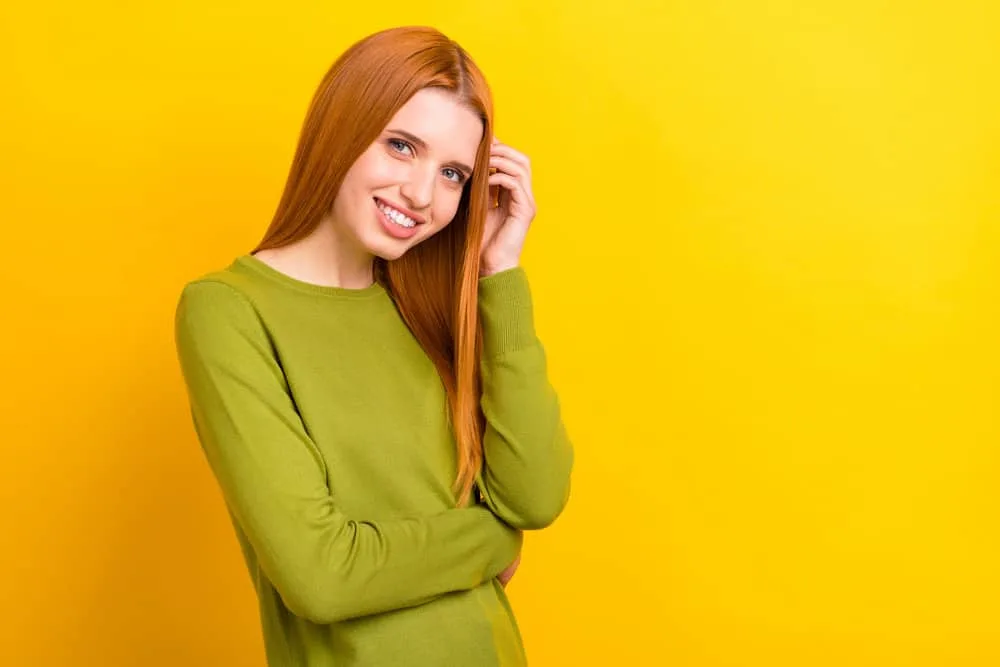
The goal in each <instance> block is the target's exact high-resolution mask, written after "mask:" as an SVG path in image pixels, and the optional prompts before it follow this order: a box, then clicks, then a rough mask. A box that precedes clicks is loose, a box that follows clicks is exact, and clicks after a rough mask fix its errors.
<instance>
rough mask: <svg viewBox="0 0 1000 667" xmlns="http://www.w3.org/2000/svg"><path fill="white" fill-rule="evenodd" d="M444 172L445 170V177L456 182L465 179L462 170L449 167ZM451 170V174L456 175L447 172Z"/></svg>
mask: <svg viewBox="0 0 1000 667" xmlns="http://www.w3.org/2000/svg"><path fill="white" fill-rule="evenodd" d="M444 172H445V178H447V179H448V180H449V181H452V182H454V183H461V182H463V181H464V180H465V175H464V174H463V173H462V172H460V171H458V170H457V169H452V168H451V167H448V168H447V169H445V170H444ZM449 172H450V173H451V174H454V176H448V175H447V174H448V173H449Z"/></svg>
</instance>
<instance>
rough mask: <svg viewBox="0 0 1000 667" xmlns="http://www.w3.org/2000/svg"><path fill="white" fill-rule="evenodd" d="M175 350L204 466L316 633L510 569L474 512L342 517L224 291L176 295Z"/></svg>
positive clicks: (501, 544)
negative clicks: (319, 626)
mask: <svg viewBox="0 0 1000 667" xmlns="http://www.w3.org/2000/svg"><path fill="white" fill-rule="evenodd" d="M175 342H176V347H177V353H178V357H179V360H180V365H181V370H182V374H183V377H184V381H185V384H186V387H187V390H188V395H189V399H190V406H191V414H192V417H193V420H194V425H195V430H196V432H197V435H198V439H199V441H200V443H201V447H202V449H203V451H204V453H205V456H206V459H207V461H208V464H209V466H210V467H211V470H212V472H213V474H214V476H215V478H216V480H217V482H218V484H219V486H220V488H221V491H222V494H223V497H224V499H225V502H226V504H227V506H228V507H229V509H230V511H231V513H232V514H233V516H234V518H235V519H236V521H237V522H238V525H239V527H240V528H241V529H242V531H243V532H244V533H245V535H246V537H247V540H248V541H249V543H250V544H251V545H252V547H253V549H254V552H255V554H256V556H257V558H258V562H259V564H260V567H261V568H262V569H263V571H264V573H265V574H266V575H267V577H268V578H269V580H270V581H271V583H272V584H273V585H274V586H275V588H276V589H277V591H278V593H279V594H280V595H281V597H282V599H283V601H284V602H285V605H286V606H287V607H288V609H289V610H290V611H292V613H294V614H296V615H298V616H301V617H304V618H306V619H308V620H311V621H313V622H315V623H324V624H325V623H334V622H337V621H340V620H344V619H348V618H352V617H358V616H364V615H367V614H373V613H378V612H384V611H389V610H392V609H399V608H404V607H409V606H415V605H418V604H421V603H423V602H426V601H429V600H431V599H434V598H435V597H437V596H440V595H442V594H445V593H448V592H452V591H457V590H467V589H471V588H474V587H476V586H478V585H480V584H481V583H483V582H485V581H488V580H489V579H491V578H493V577H495V576H497V575H498V574H499V573H500V572H502V571H503V569H504V568H505V567H506V566H507V565H509V564H510V563H511V562H512V561H513V560H514V559H515V558H516V556H517V552H518V549H519V547H520V539H521V538H520V536H519V535H518V534H517V531H516V530H513V529H511V528H510V527H508V526H506V525H504V524H503V523H502V522H501V521H500V520H498V519H497V517H496V516H494V514H493V513H492V512H491V511H490V510H489V509H488V508H486V507H484V506H483V505H477V506H473V507H467V508H455V509H448V510H445V511H443V512H441V513H439V514H436V515H432V516H425V517H413V518H402V519H398V520H389V521H362V520H357V519H354V518H348V517H347V516H345V515H344V513H343V512H342V511H341V510H340V509H338V507H337V505H336V503H335V502H334V500H333V498H332V497H331V493H330V489H329V488H328V485H327V482H326V479H327V476H326V463H325V461H324V458H323V457H322V455H321V453H320V451H319V450H318V448H317V446H316V444H315V443H314V442H313V441H312V440H311V438H310V436H309V434H308V433H307V431H306V429H305V427H304V425H303V423H302V420H301V417H300V416H299V414H298V412H297V409H296V408H295V405H294V403H293V401H292V398H291V395H290V393H289V390H288V386H287V384H286V381H285V377H284V373H283V372H282V370H281V367H280V366H279V364H278V362H277V361H276V359H275V355H274V353H273V349H272V346H271V343H270V339H269V337H268V334H267V333H266V331H265V329H264V327H263V325H262V323H261V321H260V319H259V317H258V316H257V313H256V311H255V309H254V308H253V307H252V305H251V304H250V302H249V301H248V300H247V299H246V298H245V297H244V296H243V295H242V294H241V293H239V292H238V291H237V290H235V289H234V288H232V287H230V286H229V285H227V284H225V283H221V282H215V281H198V282H192V283H189V284H188V285H186V286H185V288H184V289H183V291H182V293H181V296H180V300H179V302H178V305H177V309H176V313H175Z"/></svg>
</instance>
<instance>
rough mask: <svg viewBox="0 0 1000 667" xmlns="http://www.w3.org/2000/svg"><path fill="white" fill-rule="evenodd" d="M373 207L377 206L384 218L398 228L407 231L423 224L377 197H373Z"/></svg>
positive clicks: (421, 221)
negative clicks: (404, 228) (403, 228)
mask: <svg viewBox="0 0 1000 667" xmlns="http://www.w3.org/2000/svg"><path fill="white" fill-rule="evenodd" d="M375 205H376V206H378V209H379V210H380V211H382V213H384V214H385V217H386V218H388V219H389V221H390V222H392V223H394V224H397V225H399V226H400V227H406V228H407V229H411V228H413V227H416V226H417V225H419V224H422V223H423V220H417V219H415V218H412V217H410V216H408V215H406V214H405V213H403V212H402V211H400V210H399V209H397V208H395V207H393V206H392V205H390V204H388V203H386V202H384V201H382V200H381V199H379V198H378V197H375Z"/></svg>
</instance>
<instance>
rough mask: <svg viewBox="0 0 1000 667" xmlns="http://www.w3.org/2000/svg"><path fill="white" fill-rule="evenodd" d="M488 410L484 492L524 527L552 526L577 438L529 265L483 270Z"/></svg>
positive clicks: (502, 515) (501, 512)
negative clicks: (554, 380) (546, 342)
mask: <svg viewBox="0 0 1000 667" xmlns="http://www.w3.org/2000/svg"><path fill="white" fill-rule="evenodd" d="M479 308H480V315H481V317H482V322H483V344H484V345H483V348H484V349H483V359H482V376H483V396H482V401H481V404H482V408H483V413H484V414H485V417H486V431H485V434H484V438H483V450H484V463H483V468H482V471H481V474H480V476H479V479H478V486H479V490H480V495H481V496H482V498H483V501H484V502H485V503H486V504H487V505H488V506H489V507H490V509H492V510H493V512H494V513H495V514H496V515H497V516H499V517H500V518H501V519H503V520H504V521H505V522H507V523H508V524H510V525H511V526H513V527H515V528H519V529H522V530H532V529H539V528H544V527H545V526H548V525H549V524H551V523H552V522H553V521H555V519H556V517H558V516H559V514H560V513H561V512H562V510H563V508H564V507H565V505H566V502H567V500H568V498H569V489H570V475H571V472H572V468H573V457H574V454H573V446H572V444H571V442H570V440H569V437H568V435H567V433H566V428H565V425H564V424H563V421H562V416H561V411H560V408H559V399H558V397H557V395H556V392H555V390H554V389H553V387H552V385H551V383H550V382H549V379H548V375H547V365H546V358H545V351H544V349H543V347H542V344H541V342H540V341H539V340H538V338H537V336H536V334H535V330H534V321H533V314H532V302H531V294H530V291H529V288H528V281H527V276H526V275H525V272H524V269H523V268H521V267H516V268H513V269H509V270H507V271H502V272H500V273H497V274H494V275H491V276H489V277H486V278H481V279H480V282H479Z"/></svg>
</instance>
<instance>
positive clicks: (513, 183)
mask: <svg viewBox="0 0 1000 667" xmlns="http://www.w3.org/2000/svg"><path fill="white" fill-rule="evenodd" d="M489 183H490V185H499V186H501V187H503V188H504V190H505V191H506V192H507V193H509V196H510V197H511V199H512V201H513V203H515V204H517V205H518V206H523V207H524V208H525V209H526V210H527V212H528V214H529V215H534V213H535V200H534V198H533V197H531V196H530V195H529V194H528V192H527V191H526V190H525V189H524V185H523V184H522V182H521V180H520V179H518V178H515V177H514V176H511V175H510V174H505V173H504V172H502V171H498V172H497V173H495V174H492V175H490V178H489ZM502 194H503V193H501V195H502Z"/></svg>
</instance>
